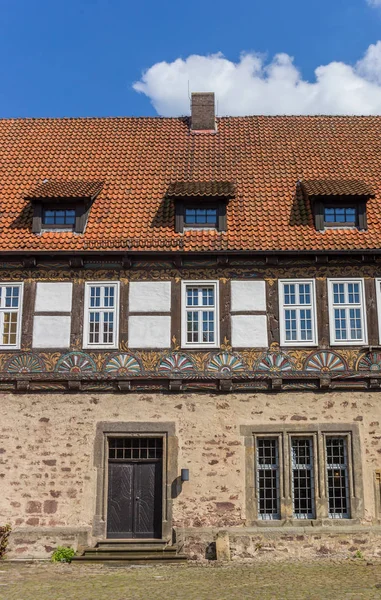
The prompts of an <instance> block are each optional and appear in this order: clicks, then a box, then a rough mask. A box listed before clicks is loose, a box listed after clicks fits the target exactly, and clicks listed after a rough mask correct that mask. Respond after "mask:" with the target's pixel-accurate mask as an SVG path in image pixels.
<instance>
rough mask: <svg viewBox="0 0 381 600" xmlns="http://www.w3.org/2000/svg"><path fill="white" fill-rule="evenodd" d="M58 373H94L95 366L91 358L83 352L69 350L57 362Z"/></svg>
mask: <svg viewBox="0 0 381 600" xmlns="http://www.w3.org/2000/svg"><path fill="white" fill-rule="evenodd" d="M55 370H56V371H57V372H58V373H72V374H75V373H94V372H95V371H96V370H97V368H96V365H95V362H94V361H93V359H92V358H91V357H90V356H89V355H88V354H85V352H69V353H68V354H64V356H62V357H61V358H60V359H59V361H58V362H57V365H56V369H55Z"/></svg>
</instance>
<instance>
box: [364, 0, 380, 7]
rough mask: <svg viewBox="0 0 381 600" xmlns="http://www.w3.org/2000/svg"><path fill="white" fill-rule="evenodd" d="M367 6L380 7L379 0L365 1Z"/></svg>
mask: <svg viewBox="0 0 381 600" xmlns="http://www.w3.org/2000/svg"><path fill="white" fill-rule="evenodd" d="M366 1H367V3H368V4H369V6H381V0H366Z"/></svg>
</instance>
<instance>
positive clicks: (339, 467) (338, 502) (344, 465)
mask: <svg viewBox="0 0 381 600" xmlns="http://www.w3.org/2000/svg"><path fill="white" fill-rule="evenodd" d="M325 447H326V453H327V459H326V460H327V482H328V514H329V517H330V518H331V519H349V486H348V459H347V440H346V439H345V438H344V437H326V442H325Z"/></svg>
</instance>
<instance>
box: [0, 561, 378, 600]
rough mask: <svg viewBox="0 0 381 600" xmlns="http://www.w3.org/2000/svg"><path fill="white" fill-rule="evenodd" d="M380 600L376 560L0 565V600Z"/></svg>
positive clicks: (3, 563) (4, 563) (2, 563)
mask: <svg viewBox="0 0 381 600" xmlns="http://www.w3.org/2000/svg"><path fill="white" fill-rule="evenodd" d="M206 598H207V599H208V600H209V599H210V600H230V599H235V598H237V599H240V600H245V599H246V598H254V599H258V600H259V599H260V600H270V599H271V600H273V599H282V600H283V599H288V598H290V599H293V600H295V599H299V598H303V599H309V600H321V599H327V600H328V599H329V600H332V599H333V600H342V599H347V598H348V599H353V600H359V599H362V598H377V599H378V600H380V599H381V562H377V561H371V562H367V561H365V560H362V559H357V560H352V559H350V560H346V561H336V562H334V561H329V560H328V559H321V560H319V561H316V562H312V563H302V562H293V563H290V562H287V563H286V562H284V563H277V564H274V563H271V564H270V563H261V564H253V563H252V562H251V563H250V564H248V563H246V564H245V563H229V564H225V565H217V564H216V563H214V564H213V565H210V564H209V565H198V564H189V565H181V566H180V565H174V566H172V565H171V566H145V565H139V566H135V567H132V566H130V567H124V566H123V567H111V566H102V565H66V564H59V565H53V564H46V563H36V564H15V563H8V564H6V562H1V563H0V599H1V600H130V599H131V600H141V599H144V600H167V599H171V600H172V599H173V600H203V599H206Z"/></svg>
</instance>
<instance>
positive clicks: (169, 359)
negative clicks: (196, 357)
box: [158, 352, 195, 373]
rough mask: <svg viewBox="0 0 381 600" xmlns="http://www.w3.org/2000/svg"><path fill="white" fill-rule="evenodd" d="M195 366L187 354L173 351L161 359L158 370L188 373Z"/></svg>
mask: <svg viewBox="0 0 381 600" xmlns="http://www.w3.org/2000/svg"><path fill="white" fill-rule="evenodd" d="M194 370H195V366H194V363H193V361H192V359H191V358H190V357H189V356H188V355H187V354H182V353H181V352H173V353H172V354H169V355H168V356H165V357H164V358H163V360H161V361H160V364H159V368H158V371H159V372H162V373H187V372H190V371H194Z"/></svg>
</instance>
